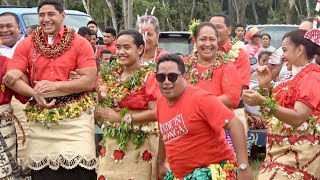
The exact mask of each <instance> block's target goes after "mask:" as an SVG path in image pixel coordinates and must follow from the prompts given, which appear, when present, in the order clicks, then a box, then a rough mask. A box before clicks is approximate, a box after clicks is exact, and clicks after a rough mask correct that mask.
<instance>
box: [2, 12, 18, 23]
mask: <svg viewBox="0 0 320 180" xmlns="http://www.w3.org/2000/svg"><path fill="white" fill-rule="evenodd" d="M1 16H13V17H14V20H15V21H16V23H17V24H18V25H20V23H19V18H18V16H17V15H16V14H15V13H12V12H4V13H1V14H0V17H1Z"/></svg>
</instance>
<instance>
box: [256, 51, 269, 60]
mask: <svg viewBox="0 0 320 180" xmlns="http://www.w3.org/2000/svg"><path fill="white" fill-rule="evenodd" d="M265 54H266V55H268V56H271V54H272V52H270V51H261V52H260V53H259V55H258V61H260V59H261V57H262V55H265Z"/></svg>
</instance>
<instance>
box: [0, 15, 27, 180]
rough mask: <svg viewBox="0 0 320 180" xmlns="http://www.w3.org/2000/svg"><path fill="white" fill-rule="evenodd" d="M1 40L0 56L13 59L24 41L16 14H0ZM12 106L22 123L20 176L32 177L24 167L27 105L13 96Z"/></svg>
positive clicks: (18, 139) (18, 129)
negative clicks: (16, 50)
mask: <svg viewBox="0 0 320 180" xmlns="http://www.w3.org/2000/svg"><path fill="white" fill-rule="evenodd" d="M8 35H9V36H8ZM0 39H1V40H2V43H1V44H0V54H1V55H3V56H6V57H7V58H9V59H11V58H12V56H13V54H14V51H15V49H16V47H17V46H18V44H19V43H20V42H21V41H22V40H23V39H24V37H23V35H22V34H21V25H20V23H19V18H18V16H17V15H16V14H15V13H11V12H5V13H2V14H0ZM15 75H17V77H16V78H18V77H20V76H19V72H16V73H15ZM11 106H12V107H13V114H14V116H15V117H16V118H17V119H18V121H19V123H20V124H19V123H17V121H14V123H15V129H16V131H17V144H18V156H17V157H18V164H19V166H20V167H21V168H20V176H22V177H24V176H28V175H30V174H29V169H28V168H25V165H24V164H25V162H26V144H27V143H28V139H29V123H28V121H27V117H26V114H25V112H24V109H25V107H26V105H25V104H23V103H21V102H20V101H19V100H17V99H16V98H15V96H13V97H12V99H11Z"/></svg>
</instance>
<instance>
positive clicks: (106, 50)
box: [99, 49, 111, 58]
mask: <svg viewBox="0 0 320 180" xmlns="http://www.w3.org/2000/svg"><path fill="white" fill-rule="evenodd" d="M103 54H111V51H110V50H108V49H104V50H102V51H101V52H100V55H99V57H100V58H101V57H102V55H103Z"/></svg>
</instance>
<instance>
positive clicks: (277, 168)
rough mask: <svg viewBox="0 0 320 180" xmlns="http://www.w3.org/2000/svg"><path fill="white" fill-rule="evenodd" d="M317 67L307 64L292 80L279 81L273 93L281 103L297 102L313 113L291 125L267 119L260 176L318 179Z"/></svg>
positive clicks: (291, 104) (319, 84) (319, 103)
mask: <svg viewBox="0 0 320 180" xmlns="http://www.w3.org/2000/svg"><path fill="white" fill-rule="evenodd" d="M319 89H320V67H319V65H317V64H308V65H306V66H305V67H304V68H303V69H302V70H301V71H300V72H299V73H298V74H297V75H296V76H295V77H294V78H293V79H290V80H287V81H284V82H282V83H280V84H279V85H278V86H277V87H275V88H274V89H273V96H274V97H275V99H276V100H277V102H278V104H279V105H280V106H283V107H286V108H290V109H293V107H294V104H295V102H297V101H300V102H302V103H304V104H305V105H307V106H309V107H310V108H311V109H312V113H311V115H310V117H309V118H308V120H306V121H305V122H304V123H303V124H302V125H301V126H300V127H298V128H293V127H291V126H290V125H288V124H285V123H283V122H281V121H280V120H278V119H276V118H275V117H273V118H272V119H270V120H269V122H268V136H267V149H266V151H267V156H266V159H265V161H264V163H263V165H262V166H261V169H260V172H259V179H263V180H267V179H276V180H278V179H280V180H282V179H299V180H300V179H303V180H316V179H320V167H319V165H320V118H319V116H320V93H319Z"/></svg>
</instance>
